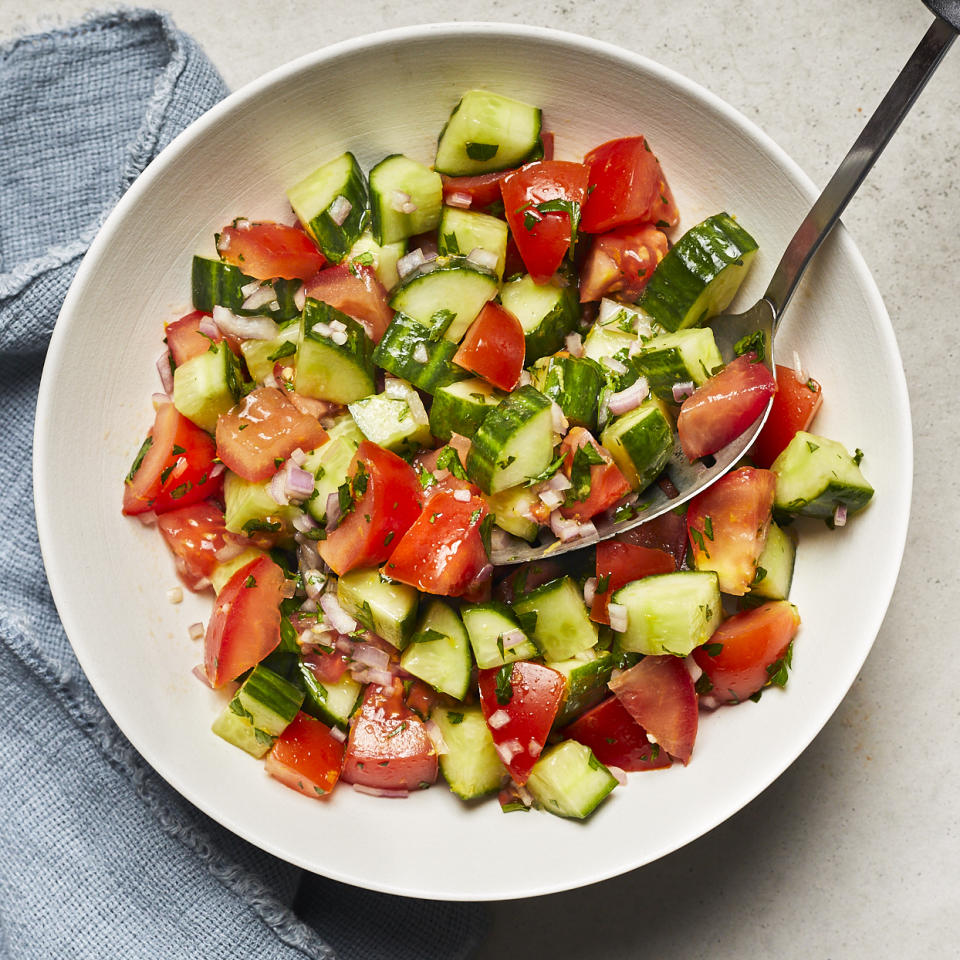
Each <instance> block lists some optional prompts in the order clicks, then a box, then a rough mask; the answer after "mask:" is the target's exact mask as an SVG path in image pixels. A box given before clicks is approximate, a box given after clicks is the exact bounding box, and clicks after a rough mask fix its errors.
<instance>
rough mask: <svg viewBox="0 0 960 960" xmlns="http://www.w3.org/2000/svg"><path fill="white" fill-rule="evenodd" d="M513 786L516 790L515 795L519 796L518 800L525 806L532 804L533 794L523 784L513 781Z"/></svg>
mask: <svg viewBox="0 0 960 960" xmlns="http://www.w3.org/2000/svg"><path fill="white" fill-rule="evenodd" d="M513 788H514V790H515V791H516V794H517V796H518V797H519V798H520V802H521V803H522V804H523V805H524V806H525V807H532V806H533V794H532V793H531V792H530V791H529V790H528V789H527V788H526V787H525V786H521V785H520V784H519V783H515V784H514V785H513Z"/></svg>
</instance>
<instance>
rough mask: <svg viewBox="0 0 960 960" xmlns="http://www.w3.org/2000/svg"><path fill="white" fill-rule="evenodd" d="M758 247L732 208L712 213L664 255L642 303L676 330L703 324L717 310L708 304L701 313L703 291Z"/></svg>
mask: <svg viewBox="0 0 960 960" xmlns="http://www.w3.org/2000/svg"><path fill="white" fill-rule="evenodd" d="M757 249H758V245H757V241H756V240H754V238H753V237H752V236H750V234H749V233H747V231H746V230H744V229H743V227H741V226H740V225H739V224H738V223H737V222H736V220H734V219H733V217H731V216H730V215H729V214H727V213H719V214H716V215H715V216H712V217H708V218H707V219H706V220H704V221H703V222H701V223H698V224H697V225H696V226H694V227H691V228H690V229H689V230H688V231H687V232H686V233H685V234H684V235H683V236H682V237H681V238H680V239H679V240H678V241H677V243H676V244H674V246H673V248H672V249H671V250H670V252H669V253H668V254H667V255H666V256H665V257H664V258H663V259H662V260H661V261H660V263H659V264H658V265H657V269H656V270H654V272H653V276H652V277H651V278H650V281H649V283H648V284H647V286H646V287H645V288H644V291H643V293H642V294H641V296H640V299H639V301H638V303H639V304H640V306H641V307H643V309H644V310H645V311H646V312H647V313H648V314H650V316H651V317H653V319H654V320H656V321H657V322H658V323H659V324H660V325H661V326H662V327H663V328H664V329H665V330H667V331H669V332H671V333H674V332H676V331H677V330H682V329H684V328H685V327H692V326H699V325H700V324H702V323H703V322H704V321H705V320H707V319H709V318H710V316H712V315H715V313H711V310H710V308H709V305H708V306H707V308H705V309H703V310H702V311H701V313H700V314H699V315H697V314H696V312H695V311H694V309H693V308H694V305H695V304H696V303H697V301H698V300H699V299H700V297H701V295H703V294H704V293H705V292H706V291H707V289H708V287H709V286H710V284H712V283H713V282H714V281H715V280H716V279H717V278H718V277H719V276H720V275H721V274H722V273H723V272H724V271H725V270H726V269H727V268H729V267H731V266H735V265H736V264H737V263H738V261H741V260H743V261H747V260H749V258H750V257H752V255H753V254H754V253H755V252H756V250H757ZM727 302H729V300H728V301H727ZM726 305H727V304H726V303H725V304H723V306H721V307H720V309H721V310H722V309H725V307H726Z"/></svg>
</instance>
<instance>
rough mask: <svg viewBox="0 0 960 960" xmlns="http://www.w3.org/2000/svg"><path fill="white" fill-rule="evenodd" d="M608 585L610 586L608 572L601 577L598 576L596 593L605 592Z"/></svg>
mask: <svg viewBox="0 0 960 960" xmlns="http://www.w3.org/2000/svg"><path fill="white" fill-rule="evenodd" d="M609 586H610V574H609V573H605V574H604V575H603V576H602V577H600V578H599V579H598V580H597V590H596V592H597V593H598V594H600V593H606V592H607V587H609Z"/></svg>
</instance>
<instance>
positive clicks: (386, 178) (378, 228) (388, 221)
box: [370, 153, 443, 245]
mask: <svg viewBox="0 0 960 960" xmlns="http://www.w3.org/2000/svg"><path fill="white" fill-rule="evenodd" d="M442 204H443V181H442V180H441V179H440V174H439V173H436V172H434V171H433V170H431V169H430V168H429V167H425V166H424V165H423V164H422V163H418V162H417V161H416V160H411V159H410V158H409V157H405V156H404V155H403V154H402V153H395V154H393V155H392V156H389V157H386V158H385V159H383V160H381V161H380V162H379V163H378V164H377V165H376V166H375V167H374V168H373V169H372V170H371V171H370V213H371V215H372V220H373V224H372V226H373V237H374V239H375V240H376V241H377V243H379V244H381V245H382V244H387V243H396V242H397V241H398V240H406V239H407V237H412V236H415V235H416V234H418V233H426V232H427V231H428V230H433V229H434V228H435V227H436V226H437V224H438V223H439V222H440V207H441V205H442Z"/></svg>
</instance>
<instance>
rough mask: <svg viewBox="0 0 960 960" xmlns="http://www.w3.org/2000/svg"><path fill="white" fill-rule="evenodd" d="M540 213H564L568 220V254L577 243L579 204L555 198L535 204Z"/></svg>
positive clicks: (562, 198) (575, 201)
mask: <svg viewBox="0 0 960 960" xmlns="http://www.w3.org/2000/svg"><path fill="white" fill-rule="evenodd" d="M537 210H538V211H539V212H540V213H565V214H566V215H567V216H568V217H569V218H570V252H571V255H572V253H573V245H574V244H575V243H576V242H577V228H578V227H579V226H580V203H579V202H578V201H577V200H568V199H567V198H566V197H557V199H556V200H545V201H544V202H543V203H538V204H537Z"/></svg>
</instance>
